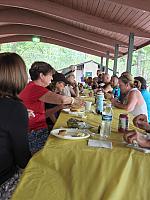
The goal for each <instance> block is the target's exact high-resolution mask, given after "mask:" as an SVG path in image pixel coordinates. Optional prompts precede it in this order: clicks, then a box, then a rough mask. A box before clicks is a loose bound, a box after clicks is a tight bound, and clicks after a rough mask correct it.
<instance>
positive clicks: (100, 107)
mask: <svg viewBox="0 0 150 200" xmlns="http://www.w3.org/2000/svg"><path fill="white" fill-rule="evenodd" d="M103 100H104V94H103V93H99V94H97V97H96V112H97V114H102V112H103V107H104V103H103Z"/></svg>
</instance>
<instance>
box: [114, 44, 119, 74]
mask: <svg viewBox="0 0 150 200" xmlns="http://www.w3.org/2000/svg"><path fill="white" fill-rule="evenodd" d="M118 52H119V44H116V45H115V56H114V66H113V75H116V73H117V62H118Z"/></svg>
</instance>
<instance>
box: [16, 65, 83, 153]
mask: <svg viewBox="0 0 150 200" xmlns="http://www.w3.org/2000/svg"><path fill="white" fill-rule="evenodd" d="M53 72H54V69H53V68H52V67H51V65H49V64H48V63H45V62H35V63H33V64H32V66H31V68H30V70H29V73H30V76H31V80H32V81H30V82H29V83H28V84H27V86H26V87H25V88H24V90H22V92H21V93H20V95H19V97H20V98H21V99H22V101H23V102H24V104H25V106H26V107H27V109H31V110H33V112H34V114H35V116H34V117H30V119H29V134H28V138H29V146H30V150H31V153H35V152H36V151H38V150H39V149H41V148H42V147H43V145H44V143H45V141H46V140H47V137H48V136H49V131H48V128H47V124H46V117H48V116H49V112H50V111H47V112H45V106H44V103H52V104H58V105H60V107H62V104H73V103H77V104H78V103H80V102H79V100H76V99H74V98H72V97H67V96H62V95H59V94H56V93H54V92H51V91H49V90H48V89H47V88H46V87H47V86H48V85H49V84H50V82H51V80H52V75H53Z"/></svg>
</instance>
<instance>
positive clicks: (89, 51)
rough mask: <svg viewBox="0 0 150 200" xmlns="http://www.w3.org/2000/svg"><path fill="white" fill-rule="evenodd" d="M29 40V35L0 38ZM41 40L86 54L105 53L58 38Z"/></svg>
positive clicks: (11, 40)
mask: <svg viewBox="0 0 150 200" xmlns="http://www.w3.org/2000/svg"><path fill="white" fill-rule="evenodd" d="M31 40H32V36H29V35H11V36H6V37H2V38H0V43H9V42H16V41H18V42H19V41H31ZM41 42H46V43H51V44H55V45H59V46H63V47H65V48H69V49H72V50H76V51H81V52H84V53H87V54H92V55H95V56H103V57H106V54H104V53H103V52H100V51H95V50H91V49H87V48H82V47H80V46H77V45H72V44H69V43H65V42H62V41H58V40H55V39H51V38H44V37H42V38H41ZM109 58H110V59H113V56H112V55H111V54H110V56H109Z"/></svg>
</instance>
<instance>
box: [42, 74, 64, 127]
mask: <svg viewBox="0 0 150 200" xmlns="http://www.w3.org/2000/svg"><path fill="white" fill-rule="evenodd" d="M67 83H68V81H67V80H66V78H65V76H64V75H63V74H62V73H55V74H54V75H53V80H52V82H51V84H50V85H49V86H48V87H47V88H48V89H49V90H50V91H53V92H55V93H56V94H61V95H62V94H63V90H64V87H65V85H66V84H67ZM62 108H64V105H56V104H51V103H45V109H46V115H48V117H47V118H46V122H47V125H48V128H49V130H52V128H53V126H54V124H55V122H56V120H57V118H58V116H59V114H60V111H61V110H62Z"/></svg>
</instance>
